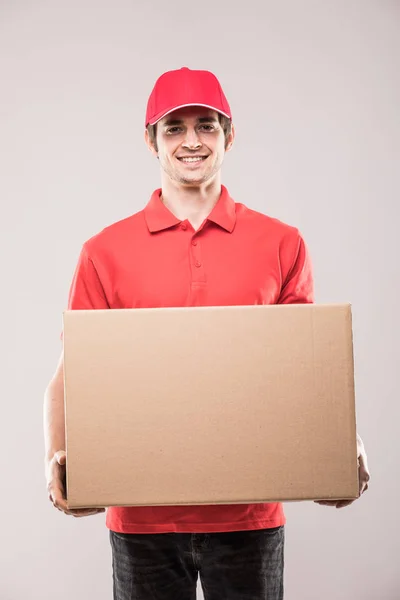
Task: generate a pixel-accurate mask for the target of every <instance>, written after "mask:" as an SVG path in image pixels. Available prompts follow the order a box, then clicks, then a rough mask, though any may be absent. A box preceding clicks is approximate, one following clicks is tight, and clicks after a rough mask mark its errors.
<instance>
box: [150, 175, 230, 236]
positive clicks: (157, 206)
mask: <svg viewBox="0 0 400 600" xmlns="http://www.w3.org/2000/svg"><path fill="white" fill-rule="evenodd" d="M160 196H161V188H159V189H157V190H155V191H154V192H153V193H152V195H151V198H150V200H149V202H148V204H147V205H146V207H145V209H144V216H145V219H146V223H147V226H148V228H149V231H150V232H151V233H156V232H157V231H162V230H163V229H169V228H170V227H174V226H175V225H178V224H179V223H181V222H182V221H181V220H179V219H178V218H177V217H175V215H174V214H173V213H172V212H171V211H170V210H169V209H168V208H167V207H166V206H165V204H163V203H162V201H161V199H160ZM208 220H209V221H213V223H216V224H217V225H219V226H220V227H222V228H223V229H226V231H229V233H232V231H233V229H234V227H235V223H236V206H235V202H234V200H233V199H232V198H231V197H230V195H229V192H228V190H227V189H226V187H225V186H224V185H222V186H221V195H220V197H219V199H218V201H217V203H216V205H215V206H214V208H213V210H212V211H211V213H210V214H209V216H208Z"/></svg>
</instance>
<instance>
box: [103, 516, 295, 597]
mask: <svg viewBox="0 0 400 600" xmlns="http://www.w3.org/2000/svg"><path fill="white" fill-rule="evenodd" d="M110 540H111V547H112V554H113V581H114V600H195V599H196V587H197V577H198V575H200V582H201V586H202V588H203V593H204V598H205V600H282V599H283V565H284V527H277V528H274V529H261V530H254V531H253V530H252V531H239V532H231V533H204V534H203V533H202V534H200V533H158V534H129V533H115V532H110Z"/></svg>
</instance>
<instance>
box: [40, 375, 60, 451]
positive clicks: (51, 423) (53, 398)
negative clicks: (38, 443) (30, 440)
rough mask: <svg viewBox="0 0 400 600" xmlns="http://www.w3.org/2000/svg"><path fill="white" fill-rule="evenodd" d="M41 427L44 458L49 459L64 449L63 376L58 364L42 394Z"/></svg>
mask: <svg viewBox="0 0 400 600" xmlns="http://www.w3.org/2000/svg"><path fill="white" fill-rule="evenodd" d="M43 429H44V445H45V459H46V460H51V458H52V457H53V456H54V454H55V452H57V451H58V450H65V417H64V378H63V372H62V369H60V365H59V368H58V369H57V373H56V374H55V376H54V377H53V379H52V380H51V381H50V383H49V385H48V386H47V389H46V392H45V395H44V405H43Z"/></svg>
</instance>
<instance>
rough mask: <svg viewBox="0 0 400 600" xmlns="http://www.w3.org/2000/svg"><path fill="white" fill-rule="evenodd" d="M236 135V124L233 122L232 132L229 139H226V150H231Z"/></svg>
mask: <svg viewBox="0 0 400 600" xmlns="http://www.w3.org/2000/svg"><path fill="white" fill-rule="evenodd" d="M235 135H236V132H235V127H234V125H233V123H232V125H231V133H230V134H229V135H228V139H227V141H226V148H225V152H229V150H230V149H231V148H232V146H233V142H234V139H235Z"/></svg>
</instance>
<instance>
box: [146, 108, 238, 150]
mask: <svg viewBox="0 0 400 600" xmlns="http://www.w3.org/2000/svg"><path fill="white" fill-rule="evenodd" d="M218 121H219V124H220V125H221V127H222V130H223V132H224V136H225V148H226V146H227V143H228V137H229V136H230V134H231V131H232V121H231V119H229V117H226V116H225V115H222V114H221V113H218ZM146 129H147V131H148V133H149V140H150V143H151V145H152V146H153V147H154V149H155V151H156V152H158V146H157V123H156V124H155V125H147V127H146Z"/></svg>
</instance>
